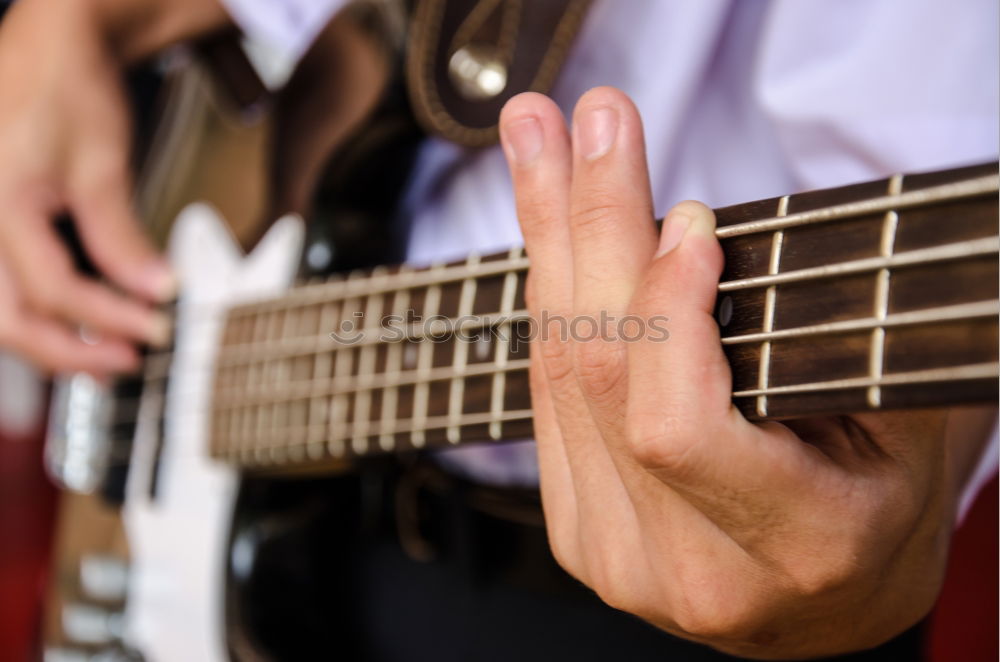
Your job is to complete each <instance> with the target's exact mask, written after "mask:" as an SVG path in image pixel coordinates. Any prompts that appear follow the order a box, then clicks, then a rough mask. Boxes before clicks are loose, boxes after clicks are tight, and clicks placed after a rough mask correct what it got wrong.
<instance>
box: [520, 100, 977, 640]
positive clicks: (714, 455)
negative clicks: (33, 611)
mask: <svg viewBox="0 0 1000 662" xmlns="http://www.w3.org/2000/svg"><path fill="white" fill-rule="evenodd" d="M501 127H502V128H501V133H502V137H503V145H504V149H505V151H506V153H507V156H508V161H509V163H510V168H511V172H512V174H513V179H514V185H515V192H516V197H517V209H518V215H519V217H520V221H521V227H522V229H523V232H524V238H525V243H526V246H527V251H528V253H529V255H530V257H531V264H532V268H531V273H530V276H529V283H528V302H529V307H530V309H531V310H532V314H533V315H535V316H536V319H538V316H539V315H541V312H542V311H548V313H549V314H550V315H562V316H564V317H567V318H573V317H575V316H581V315H584V316H593V318H594V319H600V314H601V312H602V311H606V312H607V313H608V314H609V315H611V316H613V317H617V318H619V319H620V318H621V317H622V316H624V315H627V314H635V315H638V316H640V317H641V318H644V319H649V318H650V317H652V316H655V315H665V316H668V317H669V318H670V322H669V324H668V325H667V326H668V327H669V331H670V338H669V340H668V341H666V342H652V341H645V342H644V341H640V342H633V343H612V342H606V341H602V340H594V341H591V342H572V341H569V342H567V341H562V340H559V338H558V336H559V333H558V332H557V331H555V330H554V331H555V332H553V333H552V334H550V339H548V340H545V341H538V342H536V343H535V345H533V348H532V349H533V352H532V394H533V398H534V408H535V416H536V418H535V421H536V428H535V429H536V434H537V437H538V446H539V458H540V464H541V475H542V495H543V500H544V504H545V513H546V521H547V522H548V529H549V536H550V541H551V545H552V548H553V551H554V553H555V555H556V557H557V558H558V559H559V561H560V563H561V564H562V565H563V566H564V567H565V568H566V569H567V570H568V571H569V572H571V573H572V574H573V575H575V576H576V577H577V578H579V579H580V580H581V581H583V582H584V583H586V584H587V585H589V586H590V587H592V588H593V589H594V590H596V591H597V593H598V594H599V595H600V596H601V597H602V598H603V599H604V600H606V601H607V602H609V603H610V604H611V605H613V606H616V607H618V608H621V609H623V610H626V611H629V612H633V613H635V614H638V615H640V616H642V617H643V618H645V619H647V620H649V621H651V622H653V623H654V624H656V625H658V626H660V627H662V628H664V629H666V630H668V631H671V632H674V633H677V634H680V635H682V636H685V637H688V638H691V639H696V640H699V641H702V642H705V643H709V644H711V645H713V646H716V647H719V648H721V649H724V650H726V651H729V652H733V653H738V654H743V655H759V656H765V657H795V658H800V657H805V656H811V655H820V654H823V655H829V654H833V653H836V652H840V651H847V650H857V649H859V648H864V647H868V646H871V645H874V644H876V643H879V642H881V641H884V640H886V639H888V638H890V637H891V636H893V635H895V634H897V633H899V632H901V631H902V630H903V629H905V628H906V627H908V626H910V625H912V624H913V623H915V622H916V621H917V620H918V619H920V618H921V617H922V616H923V615H924V614H926V613H927V611H928V610H929V609H930V607H931V605H932V604H933V601H934V599H935V595H936V592H937V590H938V585H939V583H940V580H941V576H942V573H943V568H944V561H945V555H946V550H947V546H948V539H949V536H950V533H951V527H952V524H953V512H954V498H955V496H954V493H955V483H956V481H954V480H953V479H951V478H949V470H948V469H946V465H947V464H948V462H946V452H945V445H944V443H943V442H944V437H945V435H944V430H945V415H944V414H940V413H939V414H914V413H908V414H896V415H865V416H857V417H853V418H846V417H838V418H823V419H810V420H806V421H801V422H797V423H795V424H789V425H782V424H778V423H768V424H764V425H755V424H751V423H749V422H747V421H746V420H745V419H744V418H743V417H742V416H741V415H740V413H739V412H738V411H737V409H736V408H735V407H733V406H732V405H731V398H730V395H731V384H730V372H729V367H728V364H727V363H726V360H725V356H724V354H723V352H722V349H721V345H720V341H719V332H718V327H717V325H716V323H715V321H714V320H713V318H712V308H713V302H714V299H715V289H716V284H717V282H718V278H719V276H720V273H721V270H722V266H723V257H722V251H721V249H720V247H719V244H718V242H717V241H716V239H715V237H714V233H713V229H714V227H715V222H714V216H713V214H712V212H711V211H710V210H709V209H708V208H706V207H705V206H703V205H701V204H699V203H695V202H684V203H681V204H679V205H678V206H677V207H675V208H674V209H673V210H672V211H671V212H670V213H669V214H668V215H667V217H666V221H665V224H664V226H663V231H662V233H661V236H660V237H659V241H658V240H657V237H656V234H655V229H654V225H653V209H652V200H651V196H650V190H649V184H648V182H649V176H648V174H647V170H646V162H645V153H644V149H643V137H642V127H641V123H640V119H639V116H638V114H637V113H636V110H635V108H634V106H633V105H632V104H631V102H630V101H629V100H628V99H627V98H626V97H625V96H624V95H623V94H622V93H620V92H618V91H616V90H613V89H610V88H600V89H597V90H593V91H591V92H589V93H588V94H586V95H585V96H584V97H583V98H582V100H581V101H580V102H579V104H578V105H577V107H576V110H575V112H574V116H573V135H572V139H571V138H570V135H569V133H568V132H567V129H566V126H565V123H564V121H563V116H562V114H561V113H560V111H559V109H558V108H557V107H556V106H555V105H554V104H553V103H552V102H551V101H549V100H548V99H546V98H545V97H542V96H540V95H536V94H526V95H522V96H519V97H517V98H515V99H514V100H512V101H511V102H510V103H509V104H508V105H507V107H506V108H505V109H504V111H503V114H502V118H501ZM966 442H967V443H971V444H973V445H975V444H976V443H978V440H977V439H970V440H966ZM953 452H957V453H958V454H961V453H963V452H965V451H963V450H962V449H958V450H957V451H956V450H955V449H954V448H950V449H949V451H948V454H949V455H950V454H951V453H953ZM949 460H950V458H949Z"/></svg>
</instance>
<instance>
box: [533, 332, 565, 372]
mask: <svg viewBox="0 0 1000 662" xmlns="http://www.w3.org/2000/svg"><path fill="white" fill-rule="evenodd" d="M535 346H536V347H538V355H539V356H540V357H541V359H542V362H543V363H544V364H545V374H546V376H547V377H548V379H549V381H551V382H557V383H558V382H563V381H565V380H566V379H568V378H570V377H572V376H573V357H572V356H571V353H570V346H569V344H568V343H566V342H563V341H562V340H559V339H557V338H550V339H543V340H541V341H540V342H538V343H536V344H535Z"/></svg>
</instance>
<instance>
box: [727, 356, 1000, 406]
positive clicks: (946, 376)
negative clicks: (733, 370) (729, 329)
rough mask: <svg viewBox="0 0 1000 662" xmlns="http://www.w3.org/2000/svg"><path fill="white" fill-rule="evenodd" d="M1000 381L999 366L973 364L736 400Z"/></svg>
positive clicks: (778, 389)
mask: <svg viewBox="0 0 1000 662" xmlns="http://www.w3.org/2000/svg"><path fill="white" fill-rule="evenodd" d="M991 377H1000V366H998V365H997V364H996V363H973V364H967V365H961V366H950V367H947V368H930V369H927V370H913V371H909V372H894V373H889V374H883V375H882V376H881V377H880V378H878V379H874V378H872V377H871V376H868V375H866V376H864V377H850V378H846V379H832V380H829V381H823V382H809V383H807V384H790V385H788V386H771V387H768V388H767V389H750V390H746V391H736V392H734V393H733V397H734V398H759V397H760V396H762V395H771V396H774V395H791V394H796V393H815V392H819V391H841V390H845V389H852V388H867V387H869V386H880V387H886V386H905V385H909V384H930V383H933V382H944V381H961V380H967V379H989V378H991Z"/></svg>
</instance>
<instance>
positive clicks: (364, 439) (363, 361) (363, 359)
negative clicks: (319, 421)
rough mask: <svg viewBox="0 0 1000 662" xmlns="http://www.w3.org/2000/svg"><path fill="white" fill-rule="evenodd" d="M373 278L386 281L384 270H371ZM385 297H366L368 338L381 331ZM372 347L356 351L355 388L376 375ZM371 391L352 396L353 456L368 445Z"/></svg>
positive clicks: (368, 389)
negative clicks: (356, 383) (356, 384)
mask: <svg viewBox="0 0 1000 662" xmlns="http://www.w3.org/2000/svg"><path fill="white" fill-rule="evenodd" d="M372 278H373V280H374V281H375V282H378V281H380V280H384V279H385V269H384V267H383V268H378V267H376V269H375V270H374V271H372ZM384 296H385V295H384V294H371V295H369V296H368V297H366V301H367V303H366V305H365V310H363V311H362V313H363V316H362V318H361V319H363V320H364V322H365V323H364V334H365V335H366V336H367V335H368V332H369V331H371V332H372V333H373V334H374V335H377V332H378V330H380V329H381V322H382V306H383V297H384ZM375 348H376V346H375V345H374V344H369V345H365V346H364V347H362V348H361V349H360V350H358V353H359V357H358V377H357V380H358V385H359V386H361V387H368V386H369V385H370V384H371V382H372V380H373V378H374V376H375V351H376V349H375ZM371 403H372V390H371V388H361V389H359V390H357V391H355V394H354V424H353V425H352V426H351V427H352V429H353V430H354V431H355V432H354V434H353V436H352V438H351V448H353V449H354V452H355V453H362V452H364V451H365V450H366V448H367V446H368V434H367V426H368V425H369V424H370V418H371Z"/></svg>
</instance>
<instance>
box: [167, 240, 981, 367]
mask: <svg viewBox="0 0 1000 662" xmlns="http://www.w3.org/2000/svg"><path fill="white" fill-rule="evenodd" d="M998 252H1000V237H997V236H993V237H985V238H981V239H975V240H968V241H964V242H955V243H952V244H945V245H942V246H938V247H934V248H931V249H922V250H916V251H907V252H899V253H896V254H894V255H893V256H890V257H879V258H866V259H863V260H854V261H849V262H840V263H833V264H830V265H823V266H819V267H813V268H807V269H799V270H796V271H789V272H785V273H782V274H775V275H769V276H757V277H753V278H746V279H740V280H733V281H724V282H722V283H720V284H719V288H718V291H719V293H720V294H724V293H726V292H730V291H733V290H743V289H748V288H751V287H752V288H758V287H768V286H770V285H773V284H775V283H780V284H789V283H797V282H804V281H808V280H815V279H820V278H833V277H837V276H842V275H846V274H858V273H875V272H878V271H880V270H882V269H889V268H894V267H899V266H923V265H926V264H932V263H937V262H941V261H951V260H958V259H966V258H970V257H980V256H987V255H992V254H998ZM405 289H410V288H405ZM348 298H352V299H353V298H354V297H348ZM342 303H343V301H332V302H329V305H332V306H336V305H338V304H342ZM291 310H292V309H288V311H291ZM358 312H362V311H358ZM222 314H223V313H219V315H220V321H221V315H222ZM341 317H342V316H341ZM528 319H530V316H529V314H528V311H527V310H525V309H521V310H516V311H513V312H511V313H510V314H508V315H503V314H501V313H499V312H497V313H488V314H487V313H484V314H480V315H478V316H477V319H464V320H463V318H451V319H449V322H444V321H443V320H441V322H442V323H444V324H447V325H449V326H451V327H453V328H454V329H455V330H456V331H461V332H463V333H468V332H470V331H476V330H485V329H488V328H492V327H495V326H497V325H498V324H508V323H516V322H520V321H523V320H528ZM458 320H462V323H461V324H458V325H457V326H456V324H455V323H456V322H457V321H458ZM386 330H387V329H386V328H385V327H381V326H379V327H363V328H361V329H359V332H360V333H361V334H362V337H361V338H359V340H358V342H356V343H352V344H351V345H349V346H343V345H342V347H344V348H354V347H359V346H361V345H370V344H382V343H383V342H384V341H381V340H379V339H378V335H380V333H379V332H384V331H386ZM392 330H394V331H397V332H402V333H403V335H404V336H405V340H408V341H414V340H421V339H423V338H425V337H427V336H436V335H439V333H438V332H437V331H436V330H435V326H434V325H409V326H407V327H406V328H405V329H401V328H399V327H394V328H393V329H392ZM324 338H329V336H325V335H302V336H295V337H285V338H276V339H269V340H259V341H251V342H244V343H239V344H236V343H233V344H228V345H223V347H221V348H220V352H219V355H218V360H219V361H220V365H222V366H224V367H230V366H235V365H250V364H253V363H258V362H259V361H261V360H269V359H292V358H297V357H303V356H313V355H315V354H316V353H317V345H319V344H320V343H321V342H322V340H323V339H324ZM754 339H755V340H757V339H762V338H758V337H757V336H754ZM750 341H751V340H749V338H737V337H728V336H727V337H725V338H723V342H724V343H726V344H731V343H738V342H750ZM337 350H338V347H336V346H333V347H330V348H329V350H326V351H337ZM320 351H324V350H320ZM172 358H173V352H172V351H164V352H152V353H150V354H149V355H147V360H148V361H161V362H169V361H171V360H172ZM241 359H242V360H241Z"/></svg>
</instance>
